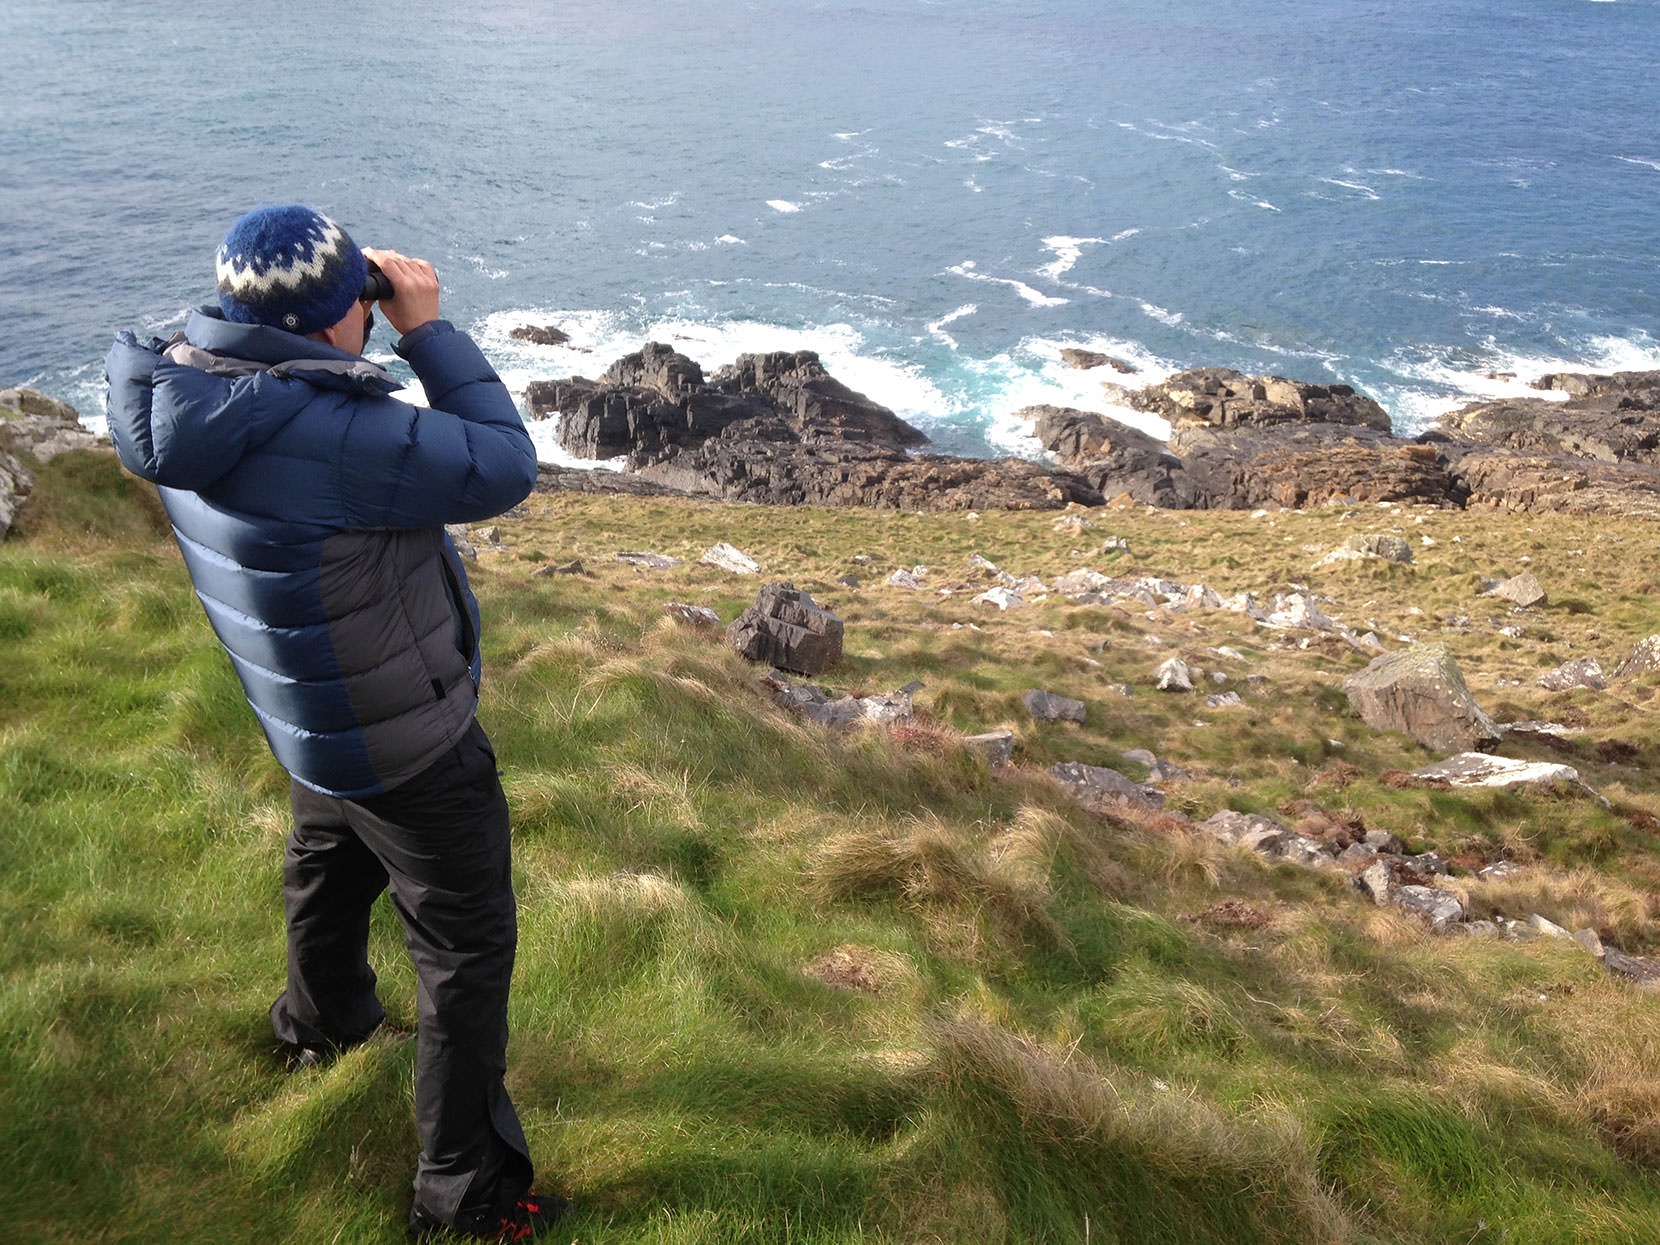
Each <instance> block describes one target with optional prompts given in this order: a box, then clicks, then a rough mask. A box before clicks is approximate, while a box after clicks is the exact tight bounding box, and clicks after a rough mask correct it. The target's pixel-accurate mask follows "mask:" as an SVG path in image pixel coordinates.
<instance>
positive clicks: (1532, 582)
mask: <svg viewBox="0 0 1660 1245" xmlns="http://www.w3.org/2000/svg"><path fill="white" fill-rule="evenodd" d="M1484 595H1486V596H1492V597H1498V598H1499V599H1500V600H1503V601H1509V602H1510V603H1511V604H1512V605H1519V606H1521V607H1522V608H1523V609H1527V608H1530V607H1532V606H1535V605H1543V604H1544V603H1545V600H1546V597H1545V589H1544V585H1542V584H1541V583H1540V582H1539V580H1538V579H1537V578H1536V577H1535V576H1534V574H1533V573H1532V572H1531V571H1523V572H1522V573H1521V574H1520V575H1517V576H1515V577H1514V578H1512V579H1501V580H1500V581H1499V582H1498V583H1496V584H1494V585H1493V586H1492V587H1491V588H1489V589H1488V590H1487V592H1486V593H1485V594H1484Z"/></svg>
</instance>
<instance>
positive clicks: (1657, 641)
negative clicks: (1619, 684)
mask: <svg viewBox="0 0 1660 1245" xmlns="http://www.w3.org/2000/svg"><path fill="white" fill-rule="evenodd" d="M1651 670H1660V635H1651V636H1648V637H1647V638H1645V639H1642V640H1638V641H1637V643H1635V644H1633V645H1632V646H1631V651H1630V652H1629V653H1627V654H1626V655H1625V660H1624V661H1622V662H1621V663H1620V664H1619V665H1617V666H1615V667H1614V677H1615V678H1616V679H1629V678H1631V677H1632V676H1633V675H1638V674H1647V673H1649V672H1650V671H1651Z"/></svg>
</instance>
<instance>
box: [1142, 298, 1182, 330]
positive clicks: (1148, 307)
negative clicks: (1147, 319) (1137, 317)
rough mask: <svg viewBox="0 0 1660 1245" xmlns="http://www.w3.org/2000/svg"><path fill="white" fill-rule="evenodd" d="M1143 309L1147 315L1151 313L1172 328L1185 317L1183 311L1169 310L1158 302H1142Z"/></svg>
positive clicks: (1154, 317)
mask: <svg viewBox="0 0 1660 1245" xmlns="http://www.w3.org/2000/svg"><path fill="white" fill-rule="evenodd" d="M1141 310H1142V311H1143V313H1145V314H1146V315H1149V316H1151V317H1152V318H1153V319H1155V320H1157V321H1158V322H1159V323H1160V324H1163V325H1167V326H1168V327H1170V328H1175V327H1176V326H1177V325H1178V324H1180V323H1181V322H1182V320H1183V319H1184V317H1183V315H1182V313H1181V312H1179V311H1167V310H1166V309H1165V308H1163V307H1160V306H1159V305H1158V304H1157V303H1142V304H1141Z"/></svg>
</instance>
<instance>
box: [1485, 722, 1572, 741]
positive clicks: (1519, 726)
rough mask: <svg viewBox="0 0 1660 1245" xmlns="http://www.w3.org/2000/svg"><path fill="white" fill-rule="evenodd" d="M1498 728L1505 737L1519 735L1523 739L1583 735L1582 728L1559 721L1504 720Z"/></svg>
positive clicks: (1568, 737)
mask: <svg viewBox="0 0 1660 1245" xmlns="http://www.w3.org/2000/svg"><path fill="white" fill-rule="evenodd" d="M1499 730H1500V731H1501V732H1502V733H1503V734H1504V736H1505V737H1506V738H1511V737H1513V736H1520V737H1521V738H1523V739H1572V738H1574V736H1576V735H1583V734H1584V733H1585V732H1584V730H1583V729H1581V728H1580V727H1577V726H1563V725H1562V723H1560V722H1534V721H1527V722H1504V723H1501V724H1500V726H1499Z"/></svg>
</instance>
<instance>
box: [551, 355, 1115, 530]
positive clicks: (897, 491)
mask: <svg viewBox="0 0 1660 1245" xmlns="http://www.w3.org/2000/svg"><path fill="white" fill-rule="evenodd" d="M525 398H526V402H527V404H528V405H529V406H530V409H531V413H532V414H533V415H536V416H539V417H542V416H549V415H558V416H559V418H560V424H559V441H560V444H561V445H562V446H563V447H564V448H565V449H566V450H567V451H568V452H570V453H571V454H573V455H576V456H578V457H583V458H616V457H622V456H626V458H627V466H628V470H629V472H630V473H632V474H635V475H637V476H638V477H640V478H642V479H645V480H647V481H650V482H652V483H654V484H656V485H658V486H661V487H664V488H668V489H672V490H675V491H678V492H684V493H689V494H702V495H713V496H716V497H721V498H724V499H727V500H731V501H750V502H761V503H767V504H772V505H826V506H873V507H880V508H890V509H917V510H922V509H926V510H972V509H1040V510H1049V509H1059V508H1061V507H1063V506H1065V505H1066V504H1067V503H1069V502H1079V503H1081V504H1084V505H1098V504H1100V501H1101V497H1100V494H1099V492H1098V491H1096V490H1095V489H1093V488H1092V487H1091V486H1090V485H1089V483H1088V482H1087V481H1086V480H1084V479H1083V478H1081V477H1079V476H1077V475H1075V474H1073V473H1071V472H1066V471H1054V470H1053V469H1051V468H1047V467H1044V466H1042V465H1040V464H1038V463H1033V462H1028V461H1025V460H1023V459H1001V460H991V461H988V460H983V459H970V458H952V457H948V456H944V455H919V456H915V457H913V456H912V455H911V454H910V453H909V452H908V451H909V450H910V448H911V447H914V446H917V445H921V444H924V443H925V442H926V440H927V438H926V437H925V436H923V434H922V433H921V432H920V431H918V430H917V429H916V428H914V427H912V426H911V425H910V424H907V423H906V422H905V421H904V420H902V419H900V418H899V417H898V416H897V415H895V414H894V413H893V412H892V411H890V410H888V408H887V407H884V406H881V405H880V404H878V403H875V402H872V401H870V400H869V399H868V398H866V397H864V396H863V395H862V394H858V393H855V392H854V391H853V390H851V389H849V388H848V387H847V386H845V385H843V384H841V383H840V382H839V381H837V380H835V379H834V378H833V377H831V376H830V375H829V374H828V373H827V372H826V371H825V370H824V367H823V365H822V364H821V363H820V362H819V359H818V356H817V355H815V354H813V353H812V352H810V351H799V352H796V353H793V354H792V353H775V354H764V355H745V356H743V357H742V358H740V359H739V360H738V361H737V363H735V364H733V365H731V366H729V367H725V368H722V369H721V370H720V371H719V372H717V373H716V374H715V376H714V377H713V378H711V379H708V380H705V378H704V376H703V370H702V368H700V367H699V366H698V365H697V364H696V363H695V362H693V361H692V360H691V359H688V358H686V357H685V356H684V355H680V354H678V353H676V352H675V351H674V350H672V349H671V348H669V347H668V346H664V345H661V344H658V343H655V342H653V343H648V344H647V345H646V346H645V348H644V349H642V350H641V351H639V352H638V353H636V354H632V355H628V356H626V357H625V358H623V359H620V360H618V362H617V363H615V364H614V365H613V366H612V367H611V368H610V370H608V371H607V372H606V373H605V375H604V376H603V377H602V378H601V379H600V380H598V381H590V380H583V379H580V378H576V379H572V380H569V381H538V382H536V383H534V384H532V385H531V386H530V387H529V389H527V390H526V394H525Z"/></svg>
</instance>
